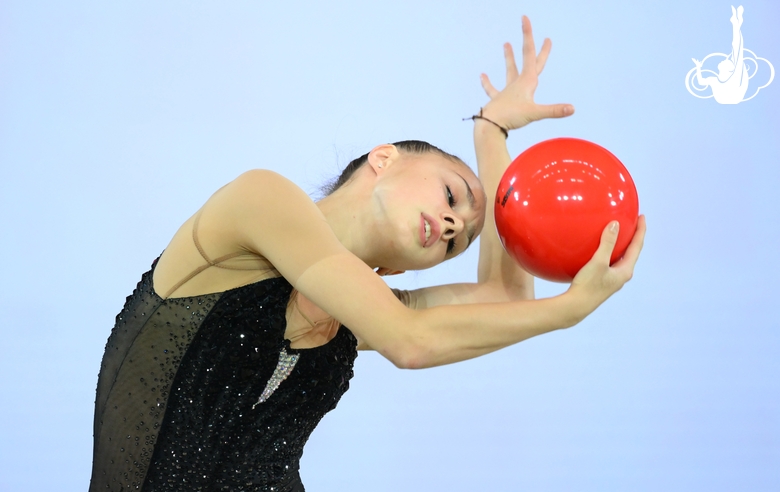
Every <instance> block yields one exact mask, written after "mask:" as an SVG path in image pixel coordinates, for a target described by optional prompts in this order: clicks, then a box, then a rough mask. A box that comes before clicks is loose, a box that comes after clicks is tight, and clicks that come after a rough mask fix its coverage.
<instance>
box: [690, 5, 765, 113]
mask: <svg viewBox="0 0 780 492" xmlns="http://www.w3.org/2000/svg"><path fill="white" fill-rule="evenodd" d="M744 11H745V9H744V8H742V5H740V6H739V8H737V9H735V8H734V7H733V6H732V7H731V19H730V20H731V27H732V37H731V53H730V54H728V55H726V54H725V53H710V54H709V55H707V56H705V57H704V59H703V60H702V61H699V60H697V59H695V58H692V60H693V63H694V65H696V66H695V67H693V68H692V69H691V70H690V71H689V72H688V74H687V75H686V76H685V88H686V89H688V92H690V93H691V94H693V95H694V96H696V97H698V98H701V99H708V98H710V97H714V98H715V101H717V102H718V103H720V104H739V103H741V102H743V101H749V100H750V99H753V98H754V97H756V94H758V91H760V90H761V89H763V88H764V87H766V86H768V85H769V84H771V83H772V80H773V79H774V78H775V67H773V66H772V64H771V63H769V60H767V59H766V58H761V57H760V56H757V55H756V54H755V53H753V52H752V51H750V50H749V49H747V48H745V43H744V41H743V39H742V13H743V12H744ZM710 58H712V59H713V62H712V63H711V65H712V64H714V62H716V61H718V60H720V62H718V65H717V68H718V71H717V72H715V71H714V70H710V69H707V68H703V67H704V64H705V63H706V62H707V60H709V59H710ZM760 62H764V63H766V66H767V67H769V80H767V82H766V83H765V84H764V85H762V86H759V87H757V88H756V89H755V91H753V92H752V93H751V94H750V95H749V96H748V97H745V94H747V92H748V85H749V84H750V80H751V79H752V78H753V77H755V76H756V74H758V73H759V66H760V65H761V63H760ZM766 72H767V70H766V69H763V70H761V73H762V74H765V73H766ZM761 78H762V79H764V78H765V77H764V76H762V77H761ZM756 83H758V80H757V81H756ZM754 86H755V83H754ZM708 89H709V91H708ZM708 92H710V93H709V94H708V95H702V94H707V93H708Z"/></svg>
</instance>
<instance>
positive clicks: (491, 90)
mask: <svg viewBox="0 0 780 492" xmlns="http://www.w3.org/2000/svg"><path fill="white" fill-rule="evenodd" d="M479 81H480V82H481V83H482V88H483V89H485V93H486V94H487V95H488V97H489V98H490V99H493V98H494V97H496V95H497V94H498V92H499V91H498V89H496V88H495V87H493V84H491V83H490V79H489V78H488V76H487V74H484V73H483V74H480V76H479Z"/></svg>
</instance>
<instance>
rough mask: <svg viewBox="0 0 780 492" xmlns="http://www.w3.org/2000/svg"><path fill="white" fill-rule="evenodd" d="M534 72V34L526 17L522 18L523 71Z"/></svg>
mask: <svg viewBox="0 0 780 492" xmlns="http://www.w3.org/2000/svg"><path fill="white" fill-rule="evenodd" d="M535 70H536V45H535V44H534V33H533V30H532V29H531V21H530V20H529V19H528V17H527V16H525V15H524V16H523V71H524V72H525V71H528V73H531V71H534V73H535Z"/></svg>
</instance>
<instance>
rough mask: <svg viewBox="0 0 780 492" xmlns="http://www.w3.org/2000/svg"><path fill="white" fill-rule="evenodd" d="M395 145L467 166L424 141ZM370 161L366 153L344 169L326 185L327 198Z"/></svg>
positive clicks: (405, 141) (405, 149) (409, 152)
mask: <svg viewBox="0 0 780 492" xmlns="http://www.w3.org/2000/svg"><path fill="white" fill-rule="evenodd" d="M393 145H395V147H396V148H397V149H398V150H399V151H400V152H406V153H407V154H418V155H419V154H429V153H431V154H438V155H440V156H442V157H445V158H447V159H449V160H451V161H453V162H457V163H459V164H463V165H464V166H465V165H466V164H465V163H464V162H463V161H462V160H461V159H460V158H459V157H457V156H454V155H452V154H450V153H449V152H445V151H443V150H441V149H440V148H438V147H436V146H435V145H431V144H429V143H428V142H423V141H422V140H402V141H400V142H395V143H394V144H393ZM367 161H368V153H365V154H363V155H361V156H360V157H358V158H357V159H355V160H353V161H352V162H350V163H349V164H347V167H345V168H344V170H343V171H341V175H340V176H339V177H338V178H336V179H334V180H333V181H331V182H330V183H328V184H327V185H325V186H324V187H323V189H322V191H323V193H324V195H325V196H328V195H330V194H331V193H333V192H334V191H336V190H338V189H339V188H341V187H342V186H343V185H344V183H346V182H347V181H349V179H350V178H351V177H352V175H354V174H355V171H357V170H358V169H359V168H360V166H362V165H363V164H365V163H366V162H367Z"/></svg>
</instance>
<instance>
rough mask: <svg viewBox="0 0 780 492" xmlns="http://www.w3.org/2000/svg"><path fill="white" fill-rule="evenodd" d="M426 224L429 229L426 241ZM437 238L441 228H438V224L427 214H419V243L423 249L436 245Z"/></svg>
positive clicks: (439, 235)
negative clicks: (429, 234)
mask: <svg viewBox="0 0 780 492" xmlns="http://www.w3.org/2000/svg"><path fill="white" fill-rule="evenodd" d="M426 223H428V225H429V226H430V227H431V236H430V237H429V238H428V240H427V241H426V239H425V224H426ZM439 237H441V227H440V226H439V222H438V221H437V220H436V219H434V218H433V217H431V216H430V215H428V214H425V213H423V214H420V242H421V243H422V245H423V248H428V247H430V246H431V245H433V244H436V241H438V240H439Z"/></svg>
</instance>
